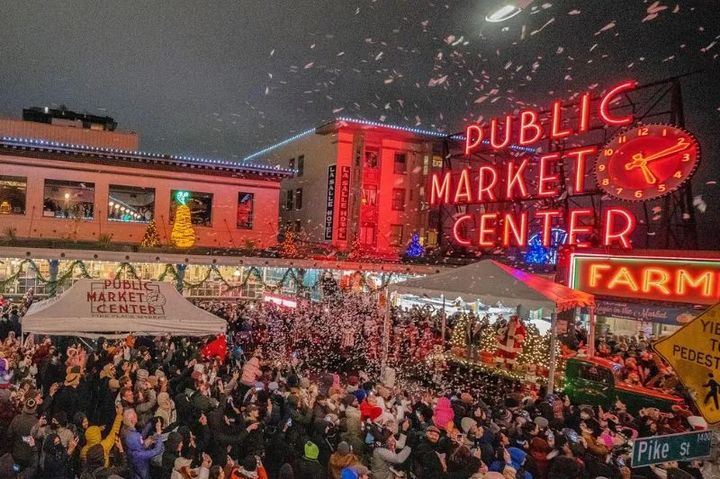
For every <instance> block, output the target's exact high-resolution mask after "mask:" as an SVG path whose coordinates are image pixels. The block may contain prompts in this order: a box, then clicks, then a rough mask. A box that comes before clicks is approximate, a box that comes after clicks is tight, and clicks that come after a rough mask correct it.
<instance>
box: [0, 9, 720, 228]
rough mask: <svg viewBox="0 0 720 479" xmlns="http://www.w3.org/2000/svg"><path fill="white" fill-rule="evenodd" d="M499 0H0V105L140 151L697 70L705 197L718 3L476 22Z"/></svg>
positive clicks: (714, 142) (436, 113)
mask: <svg viewBox="0 0 720 479" xmlns="http://www.w3.org/2000/svg"><path fill="white" fill-rule="evenodd" d="M502 3H510V2H497V1H489V0H474V1H444V2H428V1H427V0H417V1H402V0H386V1H371V0H364V1H349V0H339V1H337V0H336V1H319V0H315V1H307V0H293V1H267V0H265V1H248V0H242V1H240V0H235V1H227V0H222V1H221V0H217V1H212V2H210V1H204V2H203V1H179V0H173V1H172V2H145V1H115V2H95V1H74V2H70V1H62V2H48V1H45V0H43V1H34V0H32V1H30V0H22V1H9V2H4V3H3V7H4V8H3V15H2V16H1V17H0V44H1V45H2V49H1V50H0V54H1V55H2V56H1V57H0V58H1V61H2V64H1V65H2V68H1V69H0V71H1V72H2V76H1V77H0V78H2V95H0V114H1V115H3V116H9V117H19V116H20V114H21V110H22V108H23V107H28V106H46V105H47V106H58V105H59V104H65V105H66V106H67V107H68V108H70V109H73V110H77V111H86V112H90V113H94V114H101V115H110V116H112V117H114V118H115V119H116V120H117V121H118V122H119V124H120V129H126V130H135V131H138V132H140V135H141V145H142V148H143V149H145V150H149V151H158V152H168V153H180V154H196V155H201V156H206V157H218V158H227V159H233V158H236V159H241V158H243V157H244V156H245V155H247V154H249V153H251V152H253V151H255V150H257V149H260V148H262V147H264V146H267V145H269V144H272V143H273V142H275V141H277V140H280V139H283V138H286V137H288V136H290V135H292V134H293V133H294V132H297V131H301V130H304V129H307V128H310V127H312V126H316V125H318V124H319V123H321V122H323V121H326V120H328V119H330V118H332V117H334V116H339V115H346V116H353V117H361V118H367V119H372V120H379V121H386V122H388V123H397V124H402V125H408V126H421V127H426V128H438V129H444V130H447V131H459V130H461V129H462V126H463V125H464V123H466V122H467V121H469V120H477V119H480V118H489V117H491V116H494V115H499V114H502V113H505V112H512V111H513V110H514V109H516V108H517V105H518V103H517V102H525V103H527V104H534V103H536V104H539V105H546V104H547V100H548V99H549V98H569V97H571V96H572V95H573V93H576V92H578V91H583V90H585V89H587V88H597V89H598V90H602V89H603V88H606V87H608V86H610V85H612V84H614V83H616V82H617V81H618V80H623V79H627V78H634V79H637V80H638V81H639V82H640V83H646V82H650V81H654V80H660V79H662V78H664V77H667V76H671V75H677V74H681V73H686V72H690V71H694V70H702V73H700V74H697V75H695V76H692V77H690V78H688V79H686V80H685V81H684V83H683V87H684V94H685V100H686V105H685V108H686V120H687V127H688V129H689V130H691V131H692V132H694V133H695V134H696V135H697V136H698V138H699V141H700V143H701V146H702V148H703V153H704V160H703V164H702V165H701V168H700V170H699V171H698V173H697V175H696V180H695V183H696V187H695V191H694V193H695V194H696V195H697V196H698V197H700V199H701V202H699V203H698V204H699V209H702V208H703V203H704V204H705V211H706V213H704V214H707V213H710V214H712V212H713V211H708V210H717V209H718V208H717V205H718V204H719V203H720V193H719V192H718V191H719V190H720V185H717V184H716V183H715V181H718V180H720V172H719V170H720V168H719V167H718V154H719V152H720V143H719V141H718V127H717V124H718V122H719V121H720V80H719V78H720V75H719V74H720V68H719V65H720V1H718V0H695V1H675V0H661V1H643V0H584V1H581V0H574V1H552V0H550V1H547V2H543V1H542V0H535V1H534V2H532V3H531V5H530V6H529V7H528V8H527V9H526V10H525V11H524V12H522V13H521V14H520V15H518V16H516V17H515V18H513V19H511V20H510V21H508V22H505V23H501V24H490V23H487V22H485V21H484V16H485V15H486V14H487V13H489V12H490V11H492V10H494V8H496V7H497V6H498V4H502ZM701 213H702V212H701ZM700 221H701V223H707V218H706V219H705V220H703V219H702V218H701V219H700ZM712 223H713V224H716V222H715V221H713V222H712Z"/></svg>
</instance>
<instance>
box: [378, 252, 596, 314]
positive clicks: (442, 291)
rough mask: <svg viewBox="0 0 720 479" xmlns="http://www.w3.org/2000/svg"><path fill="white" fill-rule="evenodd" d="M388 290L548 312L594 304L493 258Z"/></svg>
mask: <svg viewBox="0 0 720 479" xmlns="http://www.w3.org/2000/svg"><path fill="white" fill-rule="evenodd" d="M389 289H390V290H391V291H396V292H398V293H400V294H414V295H417V296H429V297H440V296H441V295H445V296H446V297H448V298H456V297H458V296H459V297H461V298H462V299H463V300H464V301H467V302H471V301H480V302H481V303H483V304H486V305H495V304H497V303H498V302H500V303H501V304H502V305H503V306H508V307H520V308H522V309H523V310H535V309H539V308H543V310H544V311H547V312H554V311H557V312H559V311H564V310H566V309H570V308H574V307H576V306H580V307H582V306H591V305H592V304H593V303H594V297H593V296H592V295H591V294H587V293H583V292H581V291H576V290H574V289H571V288H568V287H566V286H563V285H561V284H558V283H555V282H554V281H550V280H549V279H545V278H543V277H540V276H537V275H534V274H531V273H526V272H525V271H521V270H519V269H515V268H512V267H510V266H507V265H504V264H502V263H498V262H497V261H493V260H485V261H480V262H478V263H473V264H470V265H467V266H463V267H461V268H457V269H453V270H450V271H445V272H442V273H438V274H434V275H430V276H425V277H423V278H417V279H410V280H407V281H403V282H400V283H395V284H391V285H390V286H389Z"/></svg>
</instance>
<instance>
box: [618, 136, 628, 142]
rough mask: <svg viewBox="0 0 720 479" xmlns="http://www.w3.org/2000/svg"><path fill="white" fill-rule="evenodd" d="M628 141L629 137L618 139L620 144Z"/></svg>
mask: <svg viewBox="0 0 720 479" xmlns="http://www.w3.org/2000/svg"><path fill="white" fill-rule="evenodd" d="M626 141H627V136H625V135H622V136H621V137H620V138H618V143H620V144H622V143H625V142H626Z"/></svg>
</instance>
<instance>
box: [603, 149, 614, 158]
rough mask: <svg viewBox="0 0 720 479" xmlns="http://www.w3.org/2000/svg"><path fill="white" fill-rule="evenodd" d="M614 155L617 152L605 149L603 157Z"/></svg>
mask: <svg viewBox="0 0 720 479" xmlns="http://www.w3.org/2000/svg"><path fill="white" fill-rule="evenodd" d="M613 153H615V151H614V150H613V149H612V148H605V149H604V150H603V155H605V156H612V154H613Z"/></svg>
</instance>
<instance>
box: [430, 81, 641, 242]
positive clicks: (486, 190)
mask: <svg viewBox="0 0 720 479" xmlns="http://www.w3.org/2000/svg"><path fill="white" fill-rule="evenodd" d="M636 86H637V83H636V82H635V81H626V82H623V83H620V84H618V85H616V86H615V87H613V88H610V89H609V90H608V91H607V92H606V93H605V94H604V95H603V96H602V97H600V99H599V100H595V101H593V100H592V98H591V94H590V92H586V93H584V94H582V95H581V96H580V100H579V102H578V106H577V109H578V114H577V116H576V117H575V119H574V121H573V122H572V124H571V122H569V121H567V119H564V118H563V105H562V102H561V101H560V100H557V101H554V102H553V103H552V105H551V106H550V109H549V110H548V112H549V115H550V116H549V117H546V116H544V118H543V120H542V121H541V119H540V113H539V112H538V111H537V110H533V109H525V110H522V111H520V112H519V114H518V115H517V116H512V115H506V116H505V117H504V118H503V119H502V120H500V119H498V118H493V119H491V120H490V122H489V124H488V125H479V124H471V125H468V126H467V128H466V129H465V153H466V154H468V155H469V154H471V153H473V152H475V151H477V150H478V149H480V148H481V147H484V148H487V145H488V144H489V146H490V148H491V149H493V150H501V149H504V148H510V146H511V145H512V144H514V143H515V142H517V144H519V145H520V146H521V147H522V146H527V145H531V144H534V143H537V142H539V141H542V140H547V139H550V140H559V139H563V138H567V137H569V136H571V135H578V134H583V133H586V132H588V131H589V129H590V124H591V120H592V119H593V116H594V117H596V118H597V119H599V120H600V121H601V122H602V123H603V124H604V125H607V126H612V127H617V126H622V125H629V124H631V123H632V122H633V121H634V117H633V115H632V114H618V113H617V112H613V111H611V106H612V105H613V104H614V103H615V102H616V101H617V100H618V99H619V98H620V97H621V96H622V95H624V94H626V93H628V92H630V91H632V90H633V89H635V88H636ZM596 154H597V148H596V147H594V146H585V147H579V148H574V149H570V150H565V151H563V152H550V153H547V154H543V155H540V156H539V157H537V156H520V157H515V158H512V159H511V160H509V161H507V162H505V163H504V164H501V165H490V164H484V165H482V166H477V167H473V168H464V169H462V170H459V171H446V172H442V173H439V172H436V173H434V174H433V175H432V176H431V178H430V185H429V186H430V204H431V205H438V204H454V205H461V204H468V205H469V204H487V203H502V202H512V201H519V200H531V199H538V200H542V199H547V198H556V197H558V196H560V195H561V194H562V193H563V192H564V189H565V188H564V185H565V183H564V182H565V181H566V179H567V181H568V183H569V185H568V187H569V190H570V191H569V192H568V193H570V194H575V195H576V194H582V193H584V192H585V191H586V184H585V183H586V173H587V170H588V167H589V165H588V163H589V162H590V158H592V157H594V155H596ZM560 163H561V164H562V171H564V175H565V178H562V177H561V176H560V174H559V171H560V169H559V168H558V167H557V166H558V165H557V164H560ZM530 214H531V213H529V212H521V213H516V212H511V213H501V212H483V213H480V214H476V215H470V214H463V215H460V216H458V217H456V218H455V223H454V224H453V228H452V235H453V238H454V240H455V242H456V243H458V244H460V245H463V246H475V247H480V248H494V247H498V246H502V247H505V248H507V247H510V246H519V247H524V246H526V245H527V241H528V236H529V232H528V225H529V224H531V222H532V224H538V223H539V224H540V225H541V231H540V233H541V238H542V245H543V246H544V247H548V246H549V245H550V243H551V241H552V228H553V226H554V224H555V223H557V222H559V221H561V220H562V221H564V223H565V230H566V231H567V234H568V244H569V245H573V246H577V247H588V246H591V244H590V243H589V241H588V239H589V238H590V237H591V236H593V235H594V233H595V232H596V231H597V232H598V233H599V242H600V243H601V244H602V245H603V246H613V245H617V246H620V247H622V248H630V247H631V242H630V237H631V235H632V233H633V232H634V231H635V227H636V219H635V217H634V215H633V214H632V213H631V212H630V211H629V210H627V209H625V208H622V207H611V208H607V209H605V210H604V211H603V213H602V215H601V218H596V217H595V213H594V211H593V210H592V209H589V208H570V209H569V210H567V215H564V212H562V211H561V210H553V209H550V210H544V209H537V210H534V211H533V212H532V216H530ZM598 220H599V221H600V225H599V227H597V226H596V222H597V221H598Z"/></svg>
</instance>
